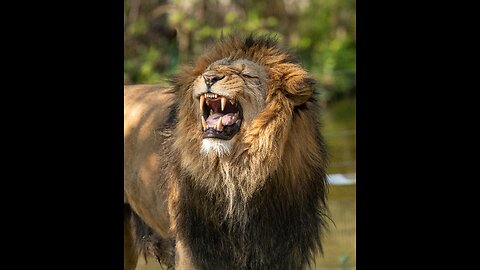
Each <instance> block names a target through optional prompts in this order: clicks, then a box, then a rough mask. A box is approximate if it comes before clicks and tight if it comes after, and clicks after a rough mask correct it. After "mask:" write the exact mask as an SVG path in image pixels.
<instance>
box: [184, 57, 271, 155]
mask: <svg viewBox="0 0 480 270" xmlns="http://www.w3.org/2000/svg"><path fill="white" fill-rule="evenodd" d="M266 92H267V75H266V72H265V70H264V68H263V67H262V66H261V65H259V64H257V63H254V62H252V61H249V60H245V59H238V60H232V59H231V58H224V59H221V60H218V61H216V62H214V63H212V64H211V65H210V66H208V67H207V68H206V69H205V71H204V72H203V73H202V74H201V75H200V76H198V77H197V78H196V80H195V82H194V85H193V91H192V97H193V99H194V103H195V104H198V105H197V106H196V107H197V108H198V112H197V116H196V117H195V118H197V119H198V123H199V127H200V129H201V131H202V132H203V140H202V144H201V149H200V152H201V153H202V154H204V155H217V156H219V157H221V156H227V155H230V154H231V153H232V152H233V149H234V146H235V145H236V144H237V142H238V141H239V140H241V139H239V138H238V137H239V136H240V135H239V134H240V133H241V132H240V131H241V130H248V126H249V124H248V123H251V122H252V120H253V119H254V118H255V117H256V116H257V115H258V114H259V113H260V111H261V110H262V109H263V108H264V107H265V96H266Z"/></svg>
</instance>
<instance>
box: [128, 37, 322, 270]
mask: <svg viewBox="0 0 480 270" xmlns="http://www.w3.org/2000/svg"><path fill="white" fill-rule="evenodd" d="M172 83H173V86H172V87H162V86H159V85H132V86H125V89H124V100H125V103H124V110H125V115H124V121H125V125H124V135H125V137H124V145H125V146H124V156H125V157H124V162H125V163H124V165H125V179H124V203H125V222H124V237H125V239H124V255H125V256H124V259H125V269H135V267H136V264H137V259H138V256H139V254H140V252H144V253H145V252H147V253H148V252H150V253H153V254H154V255H155V256H156V257H157V259H158V261H159V262H161V263H162V264H164V265H167V266H168V267H174V268H175V269H179V270H184V269H304V268H305V267H306V266H307V265H310V264H311V263H312V262H313V261H314V255H315V254H316V253H317V252H323V249H322V244H321V242H322V241H321V239H322V237H323V234H324V232H325V231H326V229H327V227H328V226H327V220H328V207H327V203H326V201H327V189H328V185H327V181H326V168H327V151H326V145H325V143H324V140H323V138H322V135H321V132H320V128H319V113H320V109H319V106H318V103H317V100H316V96H317V95H316V91H317V90H316V89H315V80H314V79H313V78H312V77H311V76H310V75H309V74H308V72H307V71H306V70H305V69H303V68H302V67H301V66H300V65H299V64H298V62H297V61H296V60H295V58H294V57H293V56H292V54H290V53H289V52H288V51H286V50H284V49H282V48H280V46H279V45H278V44H277V41H276V40H275V39H274V38H271V37H265V36H253V35H250V36H248V37H246V38H242V37H239V36H231V37H223V38H221V39H220V40H219V41H217V42H216V43H215V44H214V45H213V46H212V47H210V49H209V50H208V51H206V52H205V53H204V54H203V55H201V56H200V57H199V58H198V59H197V61H196V62H195V63H194V64H192V65H190V66H186V67H184V68H183V69H182V70H181V71H180V72H179V73H178V75H176V76H175V77H174V78H173V79H172ZM140 247H142V248H140ZM142 250H143V251H142Z"/></svg>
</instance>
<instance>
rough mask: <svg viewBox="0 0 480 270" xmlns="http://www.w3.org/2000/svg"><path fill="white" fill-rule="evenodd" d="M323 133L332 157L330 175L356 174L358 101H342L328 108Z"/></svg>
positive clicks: (350, 99) (324, 115) (352, 99)
mask: <svg viewBox="0 0 480 270" xmlns="http://www.w3.org/2000/svg"><path fill="white" fill-rule="evenodd" d="M322 119H323V127H322V129H321V130H322V133H323V136H324V137H325V141H326V143H327V146H328V151H329V156H330V166H329V169H328V173H329V174H334V173H342V174H354V173H355V172H356V100H355V98H349V99H344V100H340V101H338V102H336V103H334V104H330V105H328V106H327V107H326V109H325V111H324V113H323V118H322Z"/></svg>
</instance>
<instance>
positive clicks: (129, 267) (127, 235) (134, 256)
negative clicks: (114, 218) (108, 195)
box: [123, 205, 138, 270]
mask: <svg viewBox="0 0 480 270" xmlns="http://www.w3.org/2000/svg"><path fill="white" fill-rule="evenodd" d="M123 214H124V218H123V269H124V270H134V269H135V268H136V267H137V260H138V249H137V248H136V247H135V238H134V237H135V232H134V228H133V227H132V222H131V218H130V215H131V212H130V209H129V208H128V207H127V206H126V205H125V210H124V213H123Z"/></svg>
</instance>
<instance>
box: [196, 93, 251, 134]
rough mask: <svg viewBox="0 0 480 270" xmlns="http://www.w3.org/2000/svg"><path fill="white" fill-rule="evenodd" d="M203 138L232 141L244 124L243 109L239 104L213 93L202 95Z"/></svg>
mask: <svg viewBox="0 0 480 270" xmlns="http://www.w3.org/2000/svg"><path fill="white" fill-rule="evenodd" d="M199 99H200V113H201V114H202V127H203V138H218V139H222V140H230V139H231V138H233V136H234V135H235V134H237V132H238V131H240V124H241V123H242V109H241V107H240V104H238V102H235V101H234V100H229V99H228V98H226V97H224V96H220V95H217V94H213V93H205V94H202V95H200V97H199Z"/></svg>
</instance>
